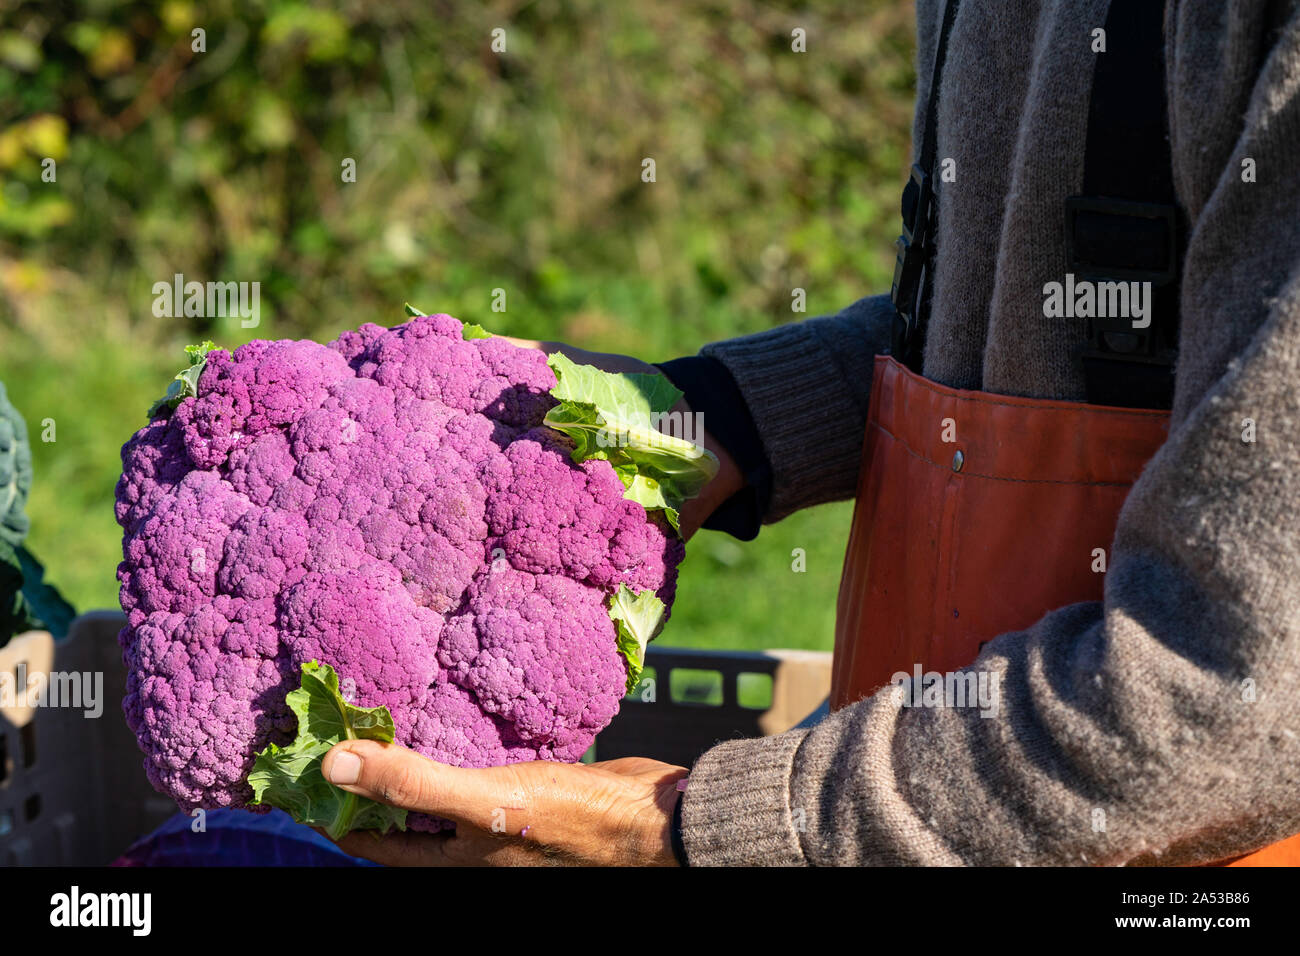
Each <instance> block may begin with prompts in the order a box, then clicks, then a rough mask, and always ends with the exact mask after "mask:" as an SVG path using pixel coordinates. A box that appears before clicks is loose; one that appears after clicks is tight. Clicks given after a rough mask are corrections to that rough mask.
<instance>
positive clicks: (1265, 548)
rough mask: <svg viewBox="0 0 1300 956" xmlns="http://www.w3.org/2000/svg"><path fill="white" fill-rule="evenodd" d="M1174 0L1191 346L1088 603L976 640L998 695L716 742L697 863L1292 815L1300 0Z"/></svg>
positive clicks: (1255, 830) (1299, 374) (1298, 483)
mask: <svg viewBox="0 0 1300 956" xmlns="http://www.w3.org/2000/svg"><path fill="white" fill-rule="evenodd" d="M1168 16H1169V26H1170V34H1169V40H1168V43H1169V47H1168V51H1169V52H1168V63H1169V80H1170V90H1171V96H1170V108H1171V126H1172V138H1173V151H1174V164H1175V180H1176V183H1177V185H1178V190H1179V198H1180V201H1181V202H1182V203H1183V205H1184V206H1185V208H1186V209H1187V211H1188V215H1189V219H1190V221H1191V223H1192V225H1193V230H1192V234H1191V240H1190V243H1189V247H1188V251H1187V255H1186V259H1185V264H1184V278H1183V292H1182V319H1181V321H1182V343H1183V344H1182V355H1181V357H1180V363H1179V367H1178V384H1177V393H1176V395H1175V405H1174V410H1173V417H1172V419H1171V429H1170V437H1169V440H1168V442H1167V443H1166V444H1165V446H1164V447H1163V448H1162V449H1161V450H1160V452H1159V453H1158V454H1157V455H1156V457H1155V458H1154V459H1153V460H1152V462H1151V463H1150V464H1149V465H1148V467H1147V469H1146V471H1145V472H1144V473H1143V476H1142V478H1141V479H1140V480H1139V481H1138V483H1137V484H1136V485H1135V486H1134V488H1133V490H1132V492H1131V493H1130V495H1129V498H1128V501H1127V502H1126V504H1125V507H1124V510H1123V513H1122V514H1121V517H1120V522H1119V526H1118V530H1117V532H1116V537H1115V540H1114V542H1113V550H1112V557H1111V563H1110V569H1109V571H1108V573H1107V576H1106V587H1105V594H1104V599H1103V601H1101V602H1086V603H1080V604H1074V605H1070V606H1068V607H1065V608H1061V609H1059V610H1057V611H1054V612H1052V613H1050V614H1048V615H1047V616H1045V617H1044V618H1042V619H1041V620H1040V621H1038V622H1037V623H1036V624H1035V625H1034V626H1033V627H1031V628H1029V629H1028V630H1026V631H1022V632H1014V633H1008V634H1004V635H1001V636H1000V637H998V638H996V639H994V640H993V641H991V642H990V643H989V644H988V645H987V646H985V648H984V650H983V652H982V653H981V655H980V657H979V658H978V660H977V661H976V662H975V663H974V664H973V665H972V668H971V669H974V670H977V671H982V672H985V673H987V674H990V675H996V677H997V682H998V686H999V687H1000V690H1001V693H1000V700H999V703H998V706H997V707H996V708H995V709H994V711H993V713H992V715H991V716H982V712H981V711H980V710H978V709H975V708H905V707H903V706H901V702H900V701H899V700H898V698H897V697H896V696H895V694H894V693H892V691H891V690H890V689H886V690H884V691H881V692H879V693H877V694H876V695H875V696H873V697H871V698H868V699H867V700H864V701H862V702H860V703H858V704H856V705H853V706H849V707H846V708H844V709H843V710H841V711H839V712H837V713H836V714H834V715H832V716H831V717H829V718H828V719H827V720H825V721H824V722H822V723H821V724H819V725H818V726H816V727H814V728H812V729H811V730H797V731H791V732H789V733H787V734H782V735H778V736H776V737H772V738H767V739H763V740H739V741H732V742H728V743H725V744H722V745H721V746H719V747H716V748H714V749H713V750H710V751H709V752H707V753H706V754H705V755H704V756H703V757H702V758H701V759H700V760H699V761H698V762H697V764H696V766H695V768H694V770H693V771H692V773H691V782H690V787H689V788H688V789H687V791H686V796H685V803H684V805H683V821H684V837H685V842H686V847H687V853H688V856H689V858H690V861H691V862H692V863H693V864H708V863H715V862H717V863H739V862H747V863H760V862H766V863H788V864H798V863H814V864H829V863H848V864H953V863H964V864H978V865H1030V864H1056V865H1061V864H1080V865H1089V864H1144V863H1146V864H1150V863H1161V864H1179V863H1198V862H1213V861H1216V860H1223V859H1227V858H1230V857H1233V856H1237V855H1241V854H1244V853H1247V852H1251V851H1253V850H1255V849H1258V848H1260V847H1262V846H1264V845H1267V844H1269V843H1271V842H1275V841H1277V840H1280V839H1283V838H1285V837H1288V836H1290V835H1292V834H1294V833H1297V832H1300V695H1297V694H1296V687H1297V686H1300V610H1298V609H1300V573H1297V571H1300V557H1298V551H1297V542H1298V541H1300V507H1297V502H1300V390H1298V389H1297V387H1296V383H1297V382H1300V177H1297V176H1296V174H1295V157H1296V156H1297V155H1300V82H1297V77H1300V10H1297V5H1296V4H1295V3H1294V2H1289V3H1271V4H1257V5H1250V7H1249V9H1247V7H1239V6H1228V7H1225V6H1223V5H1221V4H1219V3H1217V2H1215V0H1176V2H1175V3H1173V4H1171V9H1170V13H1169V14H1168ZM1247 170H1249V171H1250V173H1249V174H1246V172H1247ZM991 599H992V600H996V595H993V596H991Z"/></svg>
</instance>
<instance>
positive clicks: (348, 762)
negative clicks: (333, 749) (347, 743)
mask: <svg viewBox="0 0 1300 956" xmlns="http://www.w3.org/2000/svg"><path fill="white" fill-rule="evenodd" d="M360 779H361V758H360V757H358V756H357V755H356V754H354V753H353V752H352V751H350V750H344V751H342V752H341V753H336V754H335V755H334V759H333V760H332V761H330V772H329V781H330V783H336V784H339V785H340V786H346V785H348V784H353V783H356V782H357V781H358V780H360Z"/></svg>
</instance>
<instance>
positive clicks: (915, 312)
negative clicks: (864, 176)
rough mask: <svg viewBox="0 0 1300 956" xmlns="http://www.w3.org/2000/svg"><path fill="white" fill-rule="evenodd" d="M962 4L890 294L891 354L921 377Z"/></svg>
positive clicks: (942, 43) (910, 184)
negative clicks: (944, 103) (943, 113)
mask: <svg viewBox="0 0 1300 956" xmlns="http://www.w3.org/2000/svg"><path fill="white" fill-rule="evenodd" d="M959 5H960V0H948V2H947V3H946V4H944V8H943V24H942V26H940V28H939V43H938V46H937V47H936V48H935V53H934V72H933V73H932V74H931V78H930V98H929V101H928V102H927V104H926V108H925V130H924V132H923V134H922V139H921V155H920V158H919V160H918V162H916V163H914V164H913V165H912V172H911V176H910V177H909V178H908V181H907V186H906V187H904V189H903V202H902V212H903V233H902V235H900V236H899V237H898V239H897V240H896V241H895V242H894V255H895V258H894V282H893V286H892V287H891V288H890V291H889V297H890V299H892V300H893V303H894V327H893V347H892V349H891V352H892V354H893V356H894V358H895V359H897V360H898V361H899V362H901V363H903V364H904V365H906V366H907V367H908V368H910V369H912V370H913V371H914V372H918V373H919V372H920V370H921V353H922V351H923V349H924V347H925V326H926V320H927V318H928V315H927V314H926V313H927V312H928V310H929V285H930V282H929V278H930V272H931V269H930V262H931V261H932V260H933V258H934V248H935V247H934V232H935V227H936V226H937V225H938V223H939V215H938V205H937V203H936V201H935V195H934V179H933V175H934V160H935V153H936V152H937V151H938V139H939V132H938V129H937V127H938V114H939V86H940V83H941V82H942V80H943V64H944V60H945V59H947V56H948V37H949V36H950V35H951V34H952V25H953V23H954V22H955V21H956V19H957V7H958V6H959Z"/></svg>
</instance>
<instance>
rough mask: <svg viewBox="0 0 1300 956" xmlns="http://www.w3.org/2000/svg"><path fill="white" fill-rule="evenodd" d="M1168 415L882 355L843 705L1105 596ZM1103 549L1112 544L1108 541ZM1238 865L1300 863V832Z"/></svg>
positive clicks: (862, 480)
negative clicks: (1136, 488) (934, 377)
mask: <svg viewBox="0 0 1300 956" xmlns="http://www.w3.org/2000/svg"><path fill="white" fill-rule="evenodd" d="M1168 425H1169V415H1168V413H1167V412H1164V411H1158V410H1145V409H1131V408H1108V407H1102V406H1098V405H1086V404H1082V403H1079V402H1061V401H1046V400H1042V399H1029V398H1016V397H1014V396H1008V395H991V394H988V393H984V392H968V391H961V390H959V389H953V388H946V387H944V386H942V385H938V384H936V383H934V382H931V381H928V380H927V379H924V378H922V377H920V376H919V375H916V374H914V373H913V372H911V371H910V370H908V369H907V368H906V367H904V366H903V365H901V364H899V363H898V362H897V361H895V360H894V359H893V358H891V357H889V356H883V355H882V356H877V357H876V360H875V376H874V378H873V380H872V387H871V405H870V410H869V417H868V421H867V433H866V437H865V440H864V442H863V451H862V467H861V473H860V475H859V478H858V494H857V506H856V509H855V511H854V514H853V528H852V531H851V533H850V536H849V545H848V553H847V555H846V557H845V561H844V575H843V578H842V580H841V582H840V593H839V606H838V614H837V620H836V629H835V658H834V663H833V675H832V683H831V708H832V709H838V708H840V707H843V706H845V705H846V704H849V703H852V702H854V701H856V700H860V699H861V698H863V697H866V696H868V695H869V694H871V693H872V692H874V691H875V690H877V689H879V688H880V687H883V686H884V685H886V684H888V683H890V679H891V677H892V676H893V675H894V674H896V673H898V672H903V673H907V674H912V673H913V672H914V668H915V667H916V666H917V665H918V664H919V665H920V666H921V669H922V671H925V672H930V671H937V672H941V673H942V672H947V671H953V670H957V669H959V668H962V667H965V666H967V665H969V664H971V663H973V662H974V660H975V658H976V656H977V655H978V654H979V649H980V646H981V644H982V643H984V642H987V641H989V640H991V639H992V638H994V637H996V636H997V635H999V634H1002V633H1004V632H1006V631H1015V630H1021V629H1024V628H1027V627H1029V626H1030V625H1032V624H1033V623H1034V622H1035V621H1037V620H1038V619H1039V618H1041V617H1042V616H1043V615H1044V614H1046V613H1047V612H1049V611H1052V610H1055V609H1056V608H1059V607H1063V606H1065V605H1067V604H1074V603H1076V602H1079V601H1100V600H1101V598H1102V586H1103V582H1104V580H1105V575H1104V574H1103V573H1101V571H1100V570H1094V568H1097V569H1100V568H1101V567H1103V565H1102V564H1101V563H1100V562H1101V561H1103V560H1104V561H1109V559H1110V546H1111V540H1112V538H1113V537H1114V533H1115V526H1116V524H1117V522H1118V519H1119V512H1120V508H1121V507H1122V506H1123V504H1124V499H1125V497H1126V496H1127V495H1128V492H1129V488H1130V486H1131V485H1132V484H1133V482H1134V481H1136V480H1137V478H1138V476H1139V474H1141V471H1142V468H1143V466H1144V465H1145V464H1146V463H1147V461H1148V460H1149V459H1150V458H1151V456H1152V455H1154V454H1155V452H1156V450H1157V449H1158V448H1159V447H1160V446H1161V445H1162V444H1163V443H1164V441H1165V438H1166V437H1167V434H1168ZM1098 549H1104V555H1103V553H1102V552H1099V551H1098ZM1231 865H1236V866H1243V865H1245V866H1250V865H1256V866H1258V865H1264V866H1267V865H1300V836H1296V837H1292V838H1291V839H1289V840H1286V841H1284V842H1282V843H1278V844H1275V845H1273V846H1271V847H1266V848H1265V849H1263V850H1260V851H1258V852H1257V853H1253V854H1250V855H1249V856H1246V857H1242V858H1241V859H1239V860H1236V861H1234V862H1233V863H1232V864H1231Z"/></svg>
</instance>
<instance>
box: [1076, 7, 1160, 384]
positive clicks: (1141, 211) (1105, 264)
mask: <svg viewBox="0 0 1300 956" xmlns="http://www.w3.org/2000/svg"><path fill="white" fill-rule="evenodd" d="M1164 11H1165V4H1164V2H1163V0H1112V2H1111V4H1110V9H1109V11H1108V12H1107V14H1106V28H1105V29H1106V50H1105V52H1103V53H1098V54H1096V58H1097V63H1096V68H1095V72H1094V73H1093V82H1092V97H1091V101H1090V104H1089V108H1088V140H1087V150H1086V153H1085V155H1084V173H1083V191H1082V194H1081V195H1078V196H1070V197H1069V198H1067V199H1066V201H1065V243H1066V263H1067V270H1068V271H1069V272H1071V273H1073V274H1074V275H1075V276H1076V278H1079V279H1085V280H1089V281H1094V282H1096V281H1112V282H1150V283H1151V291H1152V298H1151V302H1150V305H1151V313H1150V315H1149V316H1148V318H1149V319H1150V324H1149V325H1147V326H1146V327H1145V328H1134V327H1133V319H1132V317H1130V316H1111V317H1107V318H1093V319H1090V320H1089V321H1088V341H1087V343H1086V344H1085V346H1084V347H1083V349H1082V353H1081V359H1082V362H1083V369H1084V379H1085V381H1086V383H1087V398H1088V401H1089V402H1090V403H1091V404H1094V405H1116V406H1122V407H1126V408H1169V407H1171V406H1172V404H1173V392H1174V359H1175V357H1176V355H1177V349H1178V291H1179V266H1180V264H1181V261H1182V247H1183V234H1184V232H1185V230H1184V229H1183V224H1182V214H1181V212H1180V210H1179V208H1178V205H1177V200H1176V198H1175V194H1174V180H1173V161H1172V158H1171V155H1170V143H1169V122H1168V120H1169V109H1168V104H1167V100H1166V92H1165V57H1164V46H1165V44H1164Z"/></svg>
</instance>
